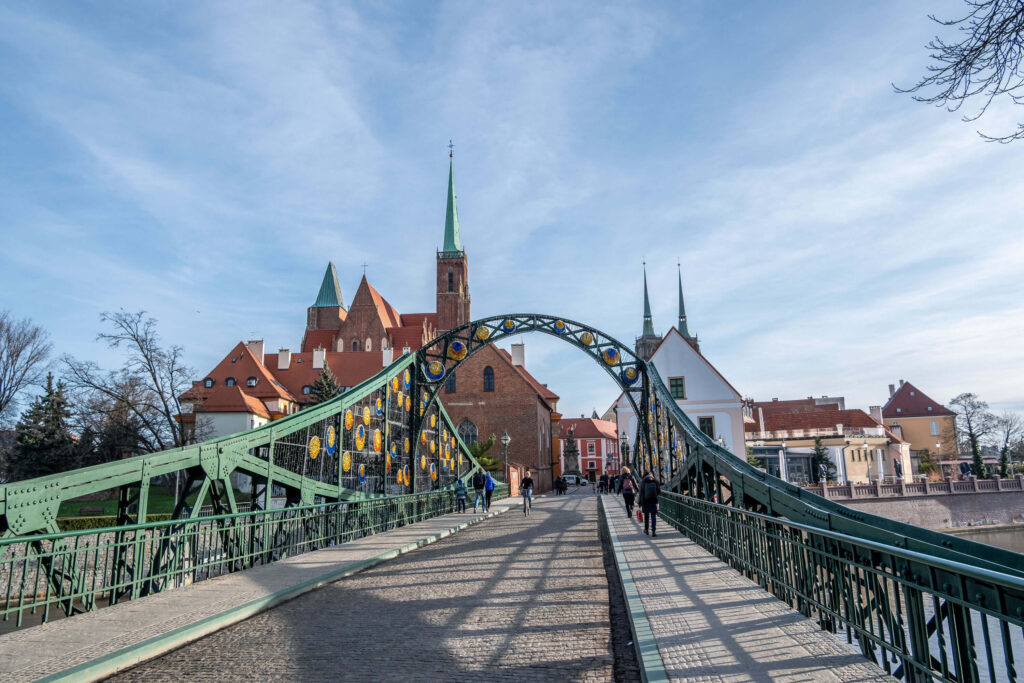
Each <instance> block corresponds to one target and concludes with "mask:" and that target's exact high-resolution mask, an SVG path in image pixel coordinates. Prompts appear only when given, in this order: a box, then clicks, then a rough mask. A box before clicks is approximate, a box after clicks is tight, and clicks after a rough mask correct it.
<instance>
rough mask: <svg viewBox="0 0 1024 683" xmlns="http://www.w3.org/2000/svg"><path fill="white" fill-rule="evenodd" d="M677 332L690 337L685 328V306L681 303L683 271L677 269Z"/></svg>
mask: <svg viewBox="0 0 1024 683" xmlns="http://www.w3.org/2000/svg"><path fill="white" fill-rule="evenodd" d="M679 332H680V333H681V334H682V335H683V337H685V338H686V339H690V338H691V337H690V331H689V330H688V329H686V306H685V304H683V271H682V270H680V271H679Z"/></svg>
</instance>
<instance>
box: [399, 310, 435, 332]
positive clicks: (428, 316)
mask: <svg viewBox="0 0 1024 683" xmlns="http://www.w3.org/2000/svg"><path fill="white" fill-rule="evenodd" d="M424 322H426V323H427V325H428V326H429V327H430V328H431V329H435V330H436V329H437V313H403V314H402V325H403V326H409V325H422V324H423V323H424Z"/></svg>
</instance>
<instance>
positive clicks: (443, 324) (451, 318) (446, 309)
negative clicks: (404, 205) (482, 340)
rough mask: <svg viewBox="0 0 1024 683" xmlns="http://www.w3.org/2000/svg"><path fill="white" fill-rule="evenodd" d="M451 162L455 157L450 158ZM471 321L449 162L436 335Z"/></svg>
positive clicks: (463, 253) (439, 263)
mask: <svg viewBox="0 0 1024 683" xmlns="http://www.w3.org/2000/svg"><path fill="white" fill-rule="evenodd" d="M448 156H449V158H450V157H451V156H452V155H451V154H449V155H448ZM469 321H470V317H469V264H468V262H467V261H466V252H465V251H463V250H462V238H461V237H459V211H458V208H457V207H456V205H455V178H454V171H453V168H452V162H451V161H449V162H448V208H447V210H446V212H445V217H444V247H443V249H442V250H441V251H439V252H437V331H438V332H442V331H445V330H450V329H453V328H455V327H458V326H459V325H463V324H465V323H468V322H469Z"/></svg>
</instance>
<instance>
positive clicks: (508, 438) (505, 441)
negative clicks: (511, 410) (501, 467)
mask: <svg viewBox="0 0 1024 683" xmlns="http://www.w3.org/2000/svg"><path fill="white" fill-rule="evenodd" d="M510 443H512V437H511V436H509V435H508V430H507V429H506V430H505V433H504V434H502V435H501V447H502V448H503V449H505V483H506V484H507V483H508V481H509V479H508V445H509V444H510ZM509 493H511V492H509Z"/></svg>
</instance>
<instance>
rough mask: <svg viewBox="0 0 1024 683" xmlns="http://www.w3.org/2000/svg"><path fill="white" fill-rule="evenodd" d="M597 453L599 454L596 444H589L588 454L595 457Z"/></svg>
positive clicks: (591, 442)
mask: <svg viewBox="0 0 1024 683" xmlns="http://www.w3.org/2000/svg"><path fill="white" fill-rule="evenodd" d="M596 452H597V448H596V447H595V446H594V442H593V441H590V442H588V443H587V453H589V454H590V455H593V454H594V453H596Z"/></svg>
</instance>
